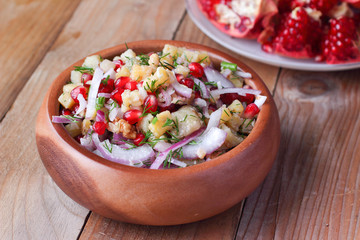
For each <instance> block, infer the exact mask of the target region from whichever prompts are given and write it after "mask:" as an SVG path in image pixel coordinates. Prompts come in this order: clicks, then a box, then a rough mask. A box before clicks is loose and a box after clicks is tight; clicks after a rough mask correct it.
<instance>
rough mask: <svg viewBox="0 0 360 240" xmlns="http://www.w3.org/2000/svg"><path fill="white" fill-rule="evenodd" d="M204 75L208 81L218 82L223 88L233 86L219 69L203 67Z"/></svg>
mask: <svg viewBox="0 0 360 240" xmlns="http://www.w3.org/2000/svg"><path fill="white" fill-rule="evenodd" d="M204 72H205V76H206V78H207V80H208V81H209V82H216V83H218V82H220V83H221V86H222V87H224V88H233V87H234V84H233V83H232V82H231V81H230V80H228V79H227V78H226V77H224V76H223V75H222V74H221V73H220V72H219V71H217V70H215V69H213V68H212V67H206V68H204Z"/></svg>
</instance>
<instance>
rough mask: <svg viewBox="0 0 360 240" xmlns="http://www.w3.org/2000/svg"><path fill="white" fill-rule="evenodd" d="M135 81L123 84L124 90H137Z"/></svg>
mask: <svg viewBox="0 0 360 240" xmlns="http://www.w3.org/2000/svg"><path fill="white" fill-rule="evenodd" d="M137 84H138V83H137V81H129V82H127V83H125V86H124V88H125V89H129V90H130V91H134V90H136V89H137Z"/></svg>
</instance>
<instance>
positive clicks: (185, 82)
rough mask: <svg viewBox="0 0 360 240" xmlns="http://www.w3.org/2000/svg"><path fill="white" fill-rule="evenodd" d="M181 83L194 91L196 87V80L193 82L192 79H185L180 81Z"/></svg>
mask: <svg viewBox="0 0 360 240" xmlns="http://www.w3.org/2000/svg"><path fill="white" fill-rule="evenodd" d="M180 83H181V84H183V85H185V86H187V87H188V88H190V89H193V87H194V80H192V79H191V78H184V79H182V80H181V81H180Z"/></svg>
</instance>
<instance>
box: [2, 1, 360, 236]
mask: <svg viewBox="0 0 360 240" xmlns="http://www.w3.org/2000/svg"><path fill="white" fill-rule="evenodd" d="M0 1H1V3H2V4H1V6H2V7H1V9H0V18H1V21H0V52H1V55H0V73H1V77H0V96H1V97H0V212H1V214H0V239H77V238H78V239H89V238H90V239H360V226H359V225H360V221H358V218H359V210H360V192H359V189H360V188H359V184H360V178H359V176H360V175H359V171H360V148H359V144H360V137H359V133H360V118H359V109H360V97H359V96H360V79H359V76H360V70H359V69H358V70H351V71H341V72H328V73H327V72H322V73H318V72H308V71H294V70H288V69H282V68H277V67H272V66H268V65H264V64H261V63H258V62H254V61H251V60H248V59H246V58H243V57H241V56H238V55H236V54H233V53H231V52H230V51H228V50H226V49H224V48H223V47H221V46H220V45H218V44H216V43H215V42H214V41H212V40H211V39H209V38H208V37H207V36H205V35H204V34H203V33H202V32H201V31H200V30H199V29H198V28H197V27H196V26H195V25H194V23H193V22H192V21H191V19H190V18H189V16H188V14H187V13H186V9H185V2H184V1H175V0H174V1H169V0H156V1H155V0H154V1H146V0H137V1H132V0H121V1H118V0H107V1H96V0H47V1H40V0H13V1H6V0H0ZM144 39H176V40H183V41H191V42H196V43H201V44H205V45H208V46H211V47H214V48H218V49H220V50H223V51H225V52H229V53H231V54H233V55H235V56H236V57H238V58H239V59H242V60H243V61H245V62H246V63H247V64H248V65H249V66H251V67H252V68H253V69H254V70H255V71H256V72H258V73H259V75H260V76H261V77H262V78H263V80H264V81H265V83H266V84H267V86H268V87H269V89H270V91H272V93H273V95H274V97H275V101H276V104H277V107H278V109H279V114H280V119H281V132H282V134H281V137H282V140H281V147H280V151H279V155H278V158H277V159H276V161H275V164H274V166H273V168H272V170H271V171H270V173H269V175H268V176H267V178H266V179H265V181H264V182H263V183H262V184H261V185H260V186H259V187H258V188H257V189H256V190H255V191H254V192H253V193H252V194H251V195H250V196H248V197H247V198H246V199H245V200H244V201H242V202H241V203H239V204H238V205H236V206H234V207H233V208H231V209H229V210H228V211H226V212H224V213H222V214H220V215H218V216H215V217H212V218H210V219H207V220H203V221H200V222H196V223H191V224H185V225H179V226H171V227H152V226H140V225H134V224H127V223H122V222H116V221H113V220H110V219H106V218H103V217H101V216H99V215H97V214H95V213H93V212H89V210H87V209H85V208H83V207H81V206H80V205H78V204H77V203H75V202H74V201H72V200H71V199H70V198H69V197H67V196H66V195H65V194H64V193H63V192H62V191H61V190H60V189H59V188H58V187H57V186H56V184H55V183H54V182H53V181H52V179H51V178H50V176H49V175H48V173H47V172H46V170H45V168H44V167H43V165H42V162H41V160H40V157H39V154H38V152H37V149H36V144H35V119H36V115H37V112H38V110H39V107H40V103H41V101H42V100H43V98H44V96H45V92H46V91H47V89H48V87H49V86H50V84H51V82H52V80H53V79H54V78H55V77H56V76H57V75H58V74H59V73H60V72H61V71H62V70H63V69H65V68H66V67H67V66H68V65H70V64H72V63H73V62H75V61H77V60H78V59H80V58H83V57H85V56H87V55H89V54H90V53H93V52H96V51H98V50H101V49H104V48H108V47H111V46H114V45H117V44H122V43H124V42H130V41H135V40H144Z"/></svg>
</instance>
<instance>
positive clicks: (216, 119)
mask: <svg viewBox="0 0 360 240" xmlns="http://www.w3.org/2000/svg"><path fill="white" fill-rule="evenodd" d="M222 111H223V108H222V107H220V108H219V109H217V110H216V111H215V112H213V113H211V115H210V119H209V122H208V124H207V126H206V129H205V131H204V134H205V133H207V132H208V131H209V130H210V129H212V128H214V127H218V126H219V124H220V119H221V115H222Z"/></svg>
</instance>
